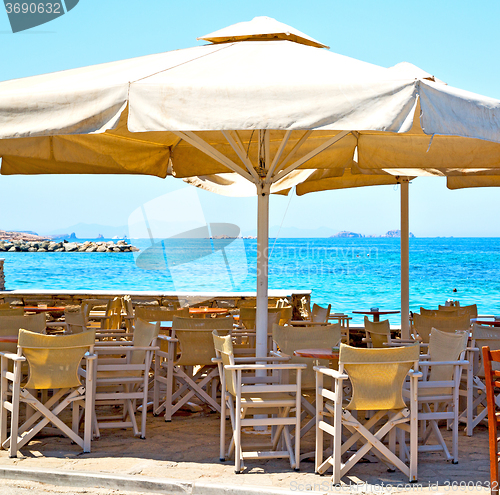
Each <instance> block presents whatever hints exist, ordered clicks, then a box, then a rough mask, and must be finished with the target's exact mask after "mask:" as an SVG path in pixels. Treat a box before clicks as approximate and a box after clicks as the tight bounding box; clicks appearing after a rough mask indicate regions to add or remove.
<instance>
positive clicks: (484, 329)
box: [472, 323, 500, 379]
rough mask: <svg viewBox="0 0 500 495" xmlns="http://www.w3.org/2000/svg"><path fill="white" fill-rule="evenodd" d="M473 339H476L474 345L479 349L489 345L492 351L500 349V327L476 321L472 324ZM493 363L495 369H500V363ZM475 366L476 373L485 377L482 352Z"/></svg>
mask: <svg viewBox="0 0 500 495" xmlns="http://www.w3.org/2000/svg"><path fill="white" fill-rule="evenodd" d="M472 340H473V341H474V346H475V347H478V348H479V349H482V348H483V347H489V348H490V350H491V351H497V350H500V328H495V327H490V326H489V325H478V324H477V323H474V325H473V326H472ZM491 364H492V366H493V369H494V370H500V365H499V364H498V363H491ZM475 368H476V369H475V370H474V374H475V375H477V376H478V377H479V378H482V379H484V377H485V374H484V364H483V360H482V353H481V352H479V362H478V364H477V365H476V366H475Z"/></svg>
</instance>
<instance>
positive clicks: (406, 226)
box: [401, 177, 410, 339]
mask: <svg viewBox="0 0 500 495" xmlns="http://www.w3.org/2000/svg"><path fill="white" fill-rule="evenodd" d="M408 184H409V180H408V178H406V177H405V178H403V179H402V180H401V338H403V339H408V338H410V321H409V316H410V246H409V237H410V220H409V187H408Z"/></svg>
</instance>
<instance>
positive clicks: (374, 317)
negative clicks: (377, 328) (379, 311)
mask: <svg viewBox="0 0 500 495" xmlns="http://www.w3.org/2000/svg"><path fill="white" fill-rule="evenodd" d="M379 321H380V315H373V322H374V323H377V322H379Z"/></svg>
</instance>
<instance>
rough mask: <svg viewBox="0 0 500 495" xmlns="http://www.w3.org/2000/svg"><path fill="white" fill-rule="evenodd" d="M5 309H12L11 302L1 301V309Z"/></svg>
mask: <svg viewBox="0 0 500 495" xmlns="http://www.w3.org/2000/svg"><path fill="white" fill-rule="evenodd" d="M4 309H12V308H11V307H10V303H5V302H4V303H0V310H4Z"/></svg>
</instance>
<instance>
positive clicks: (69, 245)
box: [0, 239, 139, 253]
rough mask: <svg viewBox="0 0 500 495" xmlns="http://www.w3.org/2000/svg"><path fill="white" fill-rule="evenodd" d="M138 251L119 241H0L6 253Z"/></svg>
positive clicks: (1, 247) (0, 246)
mask: <svg viewBox="0 0 500 495" xmlns="http://www.w3.org/2000/svg"><path fill="white" fill-rule="evenodd" d="M134 251H139V248H137V247H135V246H132V245H131V244H127V242H126V241H123V240H119V241H117V242H116V244H115V243H114V242H113V241H107V242H106V241H97V242H92V241H85V242H68V241H66V240H64V241H60V242H56V241H51V240H47V239H45V240H22V239H14V240H3V239H2V240H0V252H8V253H130V252H134Z"/></svg>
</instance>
